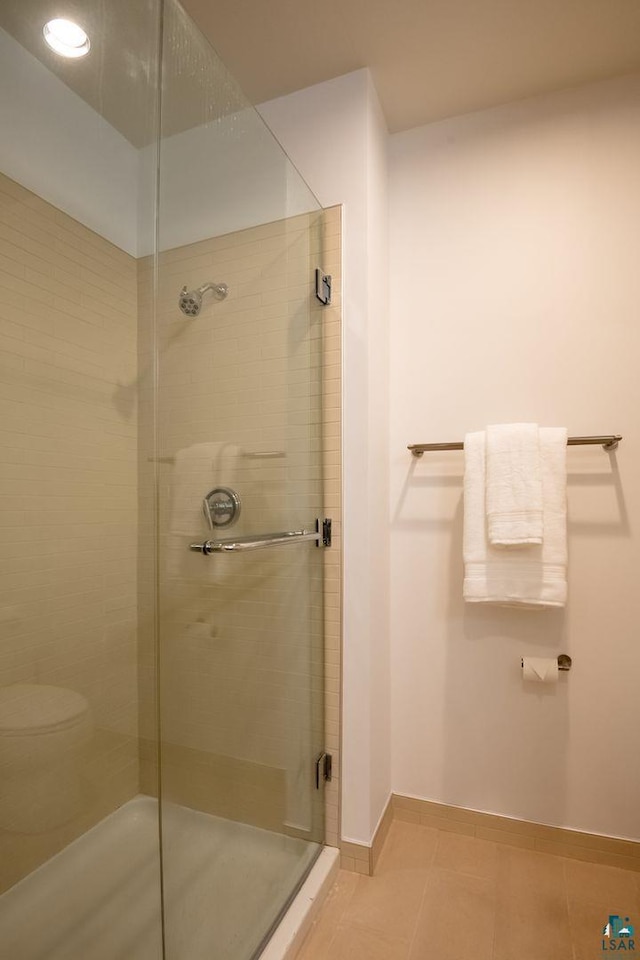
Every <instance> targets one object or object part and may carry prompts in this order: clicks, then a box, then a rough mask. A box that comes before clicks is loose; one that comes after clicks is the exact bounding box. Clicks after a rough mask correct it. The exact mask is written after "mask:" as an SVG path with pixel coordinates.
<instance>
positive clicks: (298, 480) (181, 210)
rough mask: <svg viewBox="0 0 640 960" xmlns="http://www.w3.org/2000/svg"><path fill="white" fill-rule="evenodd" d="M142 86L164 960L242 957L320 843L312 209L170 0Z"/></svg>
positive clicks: (316, 322) (318, 476) (317, 349)
mask: <svg viewBox="0 0 640 960" xmlns="http://www.w3.org/2000/svg"><path fill="white" fill-rule="evenodd" d="M162 75H163V82H162V120H161V126H162V138H161V147H160V204H159V251H158V258H157V274H156V325H155V336H156V338H157V357H158V361H157V362H158V388H157V403H156V416H157V447H156V450H155V452H154V459H155V460H156V461H157V465H158V466H157V469H158V480H159V488H158V493H159V495H158V512H159V521H158V522H159V527H158V531H159V568H158V579H159V584H158V587H159V589H158V596H159V651H160V658H159V659H160V697H159V702H160V731H161V733H160V736H161V748H160V767H161V798H160V799H161V824H162V831H161V833H162V856H163V877H164V902H165V940H166V956H167V958H168V960H200V958H202V960H204V958H207V960H210V958H211V957H213V956H215V957H216V960H249V958H250V957H252V956H255V955H256V954H257V952H259V950H260V949H261V945H262V944H263V943H264V942H265V939H266V938H267V937H268V935H269V932H270V931H271V929H272V928H273V926H274V925H275V923H276V922H277V920H278V918H279V916H280V915H281V913H282V912H283V910H284V909H285V908H286V906H287V904H288V902H289V900H290V899H291V898H292V896H293V895H294V894H295V892H296V890H297V888H298V887H299V885H300V883H301V882H302V880H303V879H304V876H305V875H306V873H307V871H308V869H309V868H310V866H311V864H312V863H313V861H314V859H315V857H316V856H317V854H318V852H319V850H320V845H321V844H322V842H323V839H324V812H323V811H324V802H323V791H322V789H321V788H320V789H318V788H317V785H316V760H317V758H318V757H319V755H320V754H321V752H322V749H323V603H322V596H323V546H322V539H321V535H320V539H319V540H318V538H317V537H314V536H313V534H315V531H316V524H317V522H318V521H319V522H320V530H322V493H323V491H322V469H321V467H322V463H321V440H322V438H321V371H322V338H321V323H320V316H321V307H320V306H319V304H318V303H317V301H315V299H314V295H313V291H314V281H315V274H314V271H315V267H316V266H317V263H316V259H315V258H316V256H317V251H318V243H319V232H320V228H321V211H320V210H319V208H318V204H317V201H316V200H315V198H314V197H313V196H312V194H311V193H310V192H309V190H308V188H307V187H306V186H305V184H304V183H303V182H302V180H301V179H300V177H299V175H298V174H297V172H296V171H295V169H294V168H293V167H292V165H291V164H290V162H289V161H288V159H287V158H286V156H285V155H284V153H283V151H282V150H281V148H280V146H279V145H278V144H277V143H276V141H275V140H274V139H273V137H272V136H271V134H270V133H269V132H268V130H267V129H266V127H265V126H264V124H263V123H262V121H261V120H260V118H259V116H258V114H257V113H256V112H255V111H254V110H253V108H252V107H251V106H250V105H249V104H248V103H247V102H246V101H245V100H244V99H243V98H242V95H241V94H240V93H239V91H238V90H237V88H236V87H235V85H234V83H233V81H232V79H231V78H230V77H229V75H228V73H227V72H226V70H225V69H224V67H223V66H222V64H221V63H220V61H219V60H218V58H217V57H216V55H215V53H214V51H213V50H212V49H211V47H210V46H209V45H208V44H207V43H206V42H205V41H204V39H203V38H202V36H201V35H200V34H199V33H198V32H197V30H196V29H195V27H194V25H193V23H192V21H191V20H190V19H189V18H188V17H187V16H186V15H185V14H184V12H183V10H182V8H181V7H180V6H179V5H177V4H176V3H174V2H168V3H167V4H166V5H165V18H164V42H163V64H162ZM314 304H315V305H314ZM291 534H294V536H291ZM207 543H208V544H209V546H208V547H207V546H206V544H207ZM198 545H200V546H199V548H198ZM203 545H205V546H204V548H203Z"/></svg>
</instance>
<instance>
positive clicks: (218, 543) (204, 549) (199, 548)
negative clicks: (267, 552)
mask: <svg viewBox="0 0 640 960" xmlns="http://www.w3.org/2000/svg"><path fill="white" fill-rule="evenodd" d="M307 540H315V542H316V545H317V546H320V545H321V544H322V545H323V546H325V547H330V546H331V520H329V519H328V518H327V519H325V520H323V521H322V523H320V521H319V520H317V521H316V530H315V531H314V532H310V531H309V530H285V531H282V532H281V533H262V534H260V533H259V534H256V535H254V536H252V537H236V538H235V539H233V538H232V539H229V540H205V542H204V543H191V544H189V550H193V551H194V552H195V553H203V554H204V555H205V556H210V555H211V554H212V553H240V552H241V551H243V550H264V549H265V547H279V546H282V545H283V544H285V543H304V542H305V541H307Z"/></svg>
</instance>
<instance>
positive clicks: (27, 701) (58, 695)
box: [0, 683, 89, 737]
mask: <svg viewBox="0 0 640 960" xmlns="http://www.w3.org/2000/svg"><path fill="white" fill-rule="evenodd" d="M88 709H89V704H88V703H87V701H86V700H85V698H84V697H83V696H82V694H80V693H76V692H75V690H67V689H65V688H64V687H50V686H48V685H47V684H44V683H14V684H12V685H11V686H10V687H0V737H1V736H3V735H4V736H6V735H7V734H11V735H12V736H19V735H20V734H24V735H27V734H33V733H38V732H42V733H44V732H46V731H52V730H60V729H61V728H64V727H69V726H72V725H73V724H74V723H76V722H77V721H78V720H79V719H80V718H81V717H82V716H83V714H86V713H87V711H88Z"/></svg>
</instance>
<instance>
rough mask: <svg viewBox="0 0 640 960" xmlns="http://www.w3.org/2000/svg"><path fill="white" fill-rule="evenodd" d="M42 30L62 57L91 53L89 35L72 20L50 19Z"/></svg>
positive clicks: (53, 48) (45, 37)
mask: <svg viewBox="0 0 640 960" xmlns="http://www.w3.org/2000/svg"><path fill="white" fill-rule="evenodd" d="M42 32H43V34H44V39H45V40H46V41H47V43H48V44H49V46H50V47H51V49H52V50H55V52H56V53H59V54H60V56H61V57H84V56H85V54H87V53H89V47H90V46H91V44H90V43H89V37H88V36H87V34H86V33H85V32H84V30H83V29H82V27H79V26H78V24H77V23H74V22H73V21H72V20H62V19H61V18H57V19H56V20H49V22H48V23H45V25H44V28H43V31H42Z"/></svg>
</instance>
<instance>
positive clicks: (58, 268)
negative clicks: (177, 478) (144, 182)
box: [0, 175, 138, 889]
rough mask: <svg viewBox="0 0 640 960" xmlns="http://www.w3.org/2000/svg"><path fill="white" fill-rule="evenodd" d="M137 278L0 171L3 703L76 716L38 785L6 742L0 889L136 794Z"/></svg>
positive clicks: (107, 248) (104, 245)
mask: <svg viewBox="0 0 640 960" xmlns="http://www.w3.org/2000/svg"><path fill="white" fill-rule="evenodd" d="M136 282H137V278H136V261H135V260H134V259H133V258H132V257H130V256H128V255H127V254H125V253H123V252H122V251H121V250H119V249H118V248H116V247H114V246H113V245H112V244H110V243H108V242H107V241H105V240H104V239H102V238H101V237H100V236H98V235H97V234H95V233H93V232H91V231H90V230H88V229H87V228H86V227H84V226H82V225H81V224H79V223H78V222H76V221H74V220H73V219H72V218H70V217H69V216H67V215H66V214H64V213H62V212H60V211H59V210H57V209H56V208H55V207H53V206H51V205H50V204H48V203H46V202H44V201H43V200H41V199H40V198H39V197H37V196H36V195H35V194H33V193H31V192H30V191H28V190H26V189H24V188H23V187H21V186H19V185H18V184H17V183H15V182H14V181H12V180H10V179H8V178H7V177H5V176H2V175H0V288H1V296H0V346H1V348H2V350H1V353H0V391H1V395H2V400H1V406H2V417H1V426H0V437H1V441H2V442H1V443H0V527H1V534H2V535H1V538H0V569H1V571H2V592H1V593H0V688H2V689H1V690H0V693H1V694H3V695H4V697H5V698H6V697H7V696H9V697H11V696H12V695H14V694H15V693H16V690H17V692H18V694H19V697H20V704H19V709H21V710H23V711H24V712H25V714H26V715H27V716H32V715H33V716H35V715H36V713H38V711H40V712H42V711H43V710H45V709H46V704H43V696H42V695H43V691H44V696H45V699H47V697H48V702H49V703H50V702H51V697H53V696H54V694H52V693H51V692H50V691H49V693H47V690H46V688H47V686H53V687H57V688H62V689H63V690H65V691H72V692H74V693H75V694H79V695H81V696H82V697H84V698H86V701H87V703H88V708H89V712H88V713H86V714H84V715H83V717H82V720H81V722H79V724H78V728H77V736H76V737H75V742H74V745H73V747H71V746H70V747H69V748H68V749H66V748H65V752H64V754H63V756H62V757H61V759H60V762H59V767H58V769H57V772H56V769H53V770H52V771H51V772H50V774H49V775H48V777H47V778H46V779H45V780H41V781H38V782H37V786H38V788H41V789H35V786H34V782H33V781H31V783H30V784H28V783H27V781H25V780H24V779H21V774H20V771H19V770H17V768H16V763H15V758H14V757H13V756H12V754H11V750H10V745H8V741H7V738H5V739H4V740H3V745H2V747H1V748H0V749H1V751H2V752H1V753H0V768H1V769H0V777H1V778H2V782H3V790H2V791H1V797H0V889H6V888H7V887H9V886H11V885H12V884H14V883H15V882H16V881H17V880H19V879H20V878H21V877H22V876H24V875H25V874H27V873H29V872H30V871H31V870H33V869H34V868H35V867H37V866H38V865H39V864H40V863H41V862H43V861H44V860H46V859H47V858H49V857H50V856H52V855H53V854H54V853H55V852H56V851H58V850H60V849H61V848H62V847H64V846H65V845H66V844H68V843H69V842H70V841H71V840H73V839H74V838H75V837H76V836H78V835H79V834H82V833H83V832H84V831H85V830H87V829H88V828H89V827H91V826H92V825H93V824H95V823H96V822H97V821H98V820H100V819H101V818H102V817H104V816H105V815H107V814H108V813H110V812H111V811H112V810H114V809H116V808H117V807H118V806H119V805H120V804H122V803H123V802H125V801H126V800H127V799H129V798H130V797H131V796H133V795H134V794H135V793H136V792H137V790H138V758H137V749H138V748H137V726H138V715H137V685H136V683H137V677H136V673H137V670H136V603H137V598H136V521H137V503H136V496H137V489H136V488H137V480H136V442H137V419H136V411H135V404H136V375H137V374H136V369H137V362H136V336H137V334H136V323H137V290H136ZM15 685H36V687H35V688H34V687H29V686H25V687H23V688H22V689H21V690H20V689H19V688H17V687H16V686H15ZM7 689H9V694H7V693H6V691H7ZM63 696H64V697H65V700H64V702H65V704H70V705H71V706H70V709H71V711H72V712H74V711H75V714H74V715H78V714H79V713H82V710H81V704H82V701H81V700H80V699H79V698H77V697H76V698H75V699H74V698H73V697H71V698H69V697H68V696H66V695H63ZM5 705H6V704H5ZM63 709H64V707H63ZM32 710H33V711H35V713H33V714H32V712H31V711H32ZM44 722H45V721H43V723H44ZM32 747H33V749H34V750H37V744H36V742H35V740H34V741H32ZM43 784H44V785H45V786H46V789H45V786H43ZM21 790H22V793H21Z"/></svg>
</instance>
